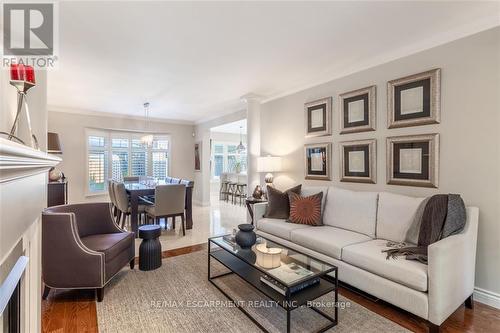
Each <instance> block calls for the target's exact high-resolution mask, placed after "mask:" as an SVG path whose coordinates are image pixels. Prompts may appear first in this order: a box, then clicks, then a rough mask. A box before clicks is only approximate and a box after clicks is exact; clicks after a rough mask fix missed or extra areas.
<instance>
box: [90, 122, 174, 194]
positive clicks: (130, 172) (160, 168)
mask: <svg viewBox="0 0 500 333" xmlns="http://www.w3.org/2000/svg"><path fill="white" fill-rule="evenodd" d="M141 136H142V134H139V133H132V132H117V131H100V130H91V129H87V131H86V137H87V170H88V172H87V184H88V186H87V192H88V193H89V194H95V193H102V192H105V191H106V190H107V188H106V183H107V182H106V181H107V180H108V179H114V180H116V181H123V177H126V176H153V177H155V178H160V179H161V178H165V177H167V176H168V162H169V160H168V158H169V153H168V150H169V138H168V136H161V135H156V136H155V137H154V140H153V144H152V146H151V147H147V146H146V145H144V144H143V143H142V142H141V140H140V137H141Z"/></svg>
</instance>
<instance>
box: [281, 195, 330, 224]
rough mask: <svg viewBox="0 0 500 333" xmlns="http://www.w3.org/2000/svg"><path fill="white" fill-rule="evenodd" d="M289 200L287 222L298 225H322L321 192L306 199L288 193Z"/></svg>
mask: <svg viewBox="0 0 500 333" xmlns="http://www.w3.org/2000/svg"><path fill="white" fill-rule="evenodd" d="M288 198H289V199H290V217H289V218H288V221H290V222H292V223H298V224H307V225H323V222H322V221H321V199H322V198H323V192H319V193H316V194H314V195H311V196H308V197H301V196H300V195H298V194H296V193H293V192H288Z"/></svg>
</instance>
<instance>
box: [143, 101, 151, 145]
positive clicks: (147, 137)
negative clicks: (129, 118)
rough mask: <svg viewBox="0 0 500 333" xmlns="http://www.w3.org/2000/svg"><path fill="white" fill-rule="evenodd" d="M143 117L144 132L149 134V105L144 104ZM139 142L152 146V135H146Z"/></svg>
mask: <svg viewBox="0 0 500 333" xmlns="http://www.w3.org/2000/svg"><path fill="white" fill-rule="evenodd" d="M144 116H145V117H146V129H145V131H146V132H149V103H148V102H146V103H144ZM141 142H142V143H143V144H145V145H146V146H148V147H150V146H151V145H152V144H153V134H146V135H144V136H142V137H141Z"/></svg>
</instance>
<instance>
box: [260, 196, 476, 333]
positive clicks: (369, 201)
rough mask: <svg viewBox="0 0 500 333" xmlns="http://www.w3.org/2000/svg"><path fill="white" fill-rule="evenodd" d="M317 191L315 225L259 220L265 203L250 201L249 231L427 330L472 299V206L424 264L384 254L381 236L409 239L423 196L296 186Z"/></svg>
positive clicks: (432, 248) (412, 240) (414, 238)
mask: <svg viewBox="0 0 500 333" xmlns="http://www.w3.org/2000/svg"><path fill="white" fill-rule="evenodd" d="M319 191H322V192H323V196H324V201H323V207H322V209H323V224H324V225H323V226H307V225H301V224H293V223H290V222H286V220H281V219H270V218H264V217H263V216H264V213H265V209H266V205H267V204H266V203H260V204H256V205H255V206H254V219H255V223H256V230H257V234H260V235H262V236H264V237H266V238H268V239H270V240H273V241H275V242H278V243H280V244H283V245H285V246H288V247H290V248H293V249H296V250H298V251H301V252H303V253H306V254H309V255H311V256H314V257H316V258H318V259H319V260H323V261H325V262H327V263H331V264H333V265H335V266H337V267H338V268H339V280H340V281H342V282H345V283H347V284H349V285H351V286H354V287H356V288H358V289H360V290H363V291H365V292H367V293H369V294H371V295H374V296H376V297H378V298H380V299H382V300H384V301H386V302H389V303H391V304H394V305H396V306H397V307H399V308H402V309H404V310H406V311H408V312H411V313H413V314H415V315H417V316H419V317H421V318H424V319H426V320H427V321H428V324H429V329H430V331H434V332H435V331H439V325H441V323H443V322H444V321H445V320H446V318H448V316H450V315H451V314H452V313H453V312H454V311H455V310H456V309H457V308H458V307H459V306H460V305H461V304H462V303H464V302H465V301H466V300H467V302H466V304H468V303H470V304H471V302H472V292H473V289H474V272H475V262H476V240H477V226H478V214H479V210H478V208H477V207H467V222H466V225H465V228H464V230H463V232H462V233H460V234H457V235H453V236H450V237H447V238H445V239H442V240H440V241H438V242H436V243H434V244H431V245H430V246H429V248H428V265H424V264H422V263H420V262H417V261H413V260H406V259H404V258H398V259H391V260H387V259H386V255H385V253H382V252H381V250H383V249H386V248H387V247H386V246H385V245H386V243H387V240H391V241H396V242H401V241H405V242H407V243H410V244H414V243H416V242H417V239H418V238H417V237H418V230H416V228H415V227H414V226H413V225H412V224H413V219H414V216H415V213H416V210H417V208H418V206H419V204H420V203H421V202H422V200H424V198H414V197H408V196H404V195H398V194H393V193H388V192H380V193H379V192H355V191H349V190H345V189H341V188H338V187H303V189H302V195H308V194H313V193H317V192H319Z"/></svg>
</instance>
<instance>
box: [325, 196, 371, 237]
mask: <svg viewBox="0 0 500 333" xmlns="http://www.w3.org/2000/svg"><path fill="white" fill-rule="evenodd" d="M377 199H378V193H377V192H361V191H349V190H344V189H341V188H337V187H330V189H329V190H328V199H327V200H326V205H325V211H324V215H323V224H325V225H330V226H333V227H337V228H342V229H347V230H351V231H355V232H359V233H362V234H365V235H367V236H370V237H372V238H374V237H375V225H376V222H377Z"/></svg>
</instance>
